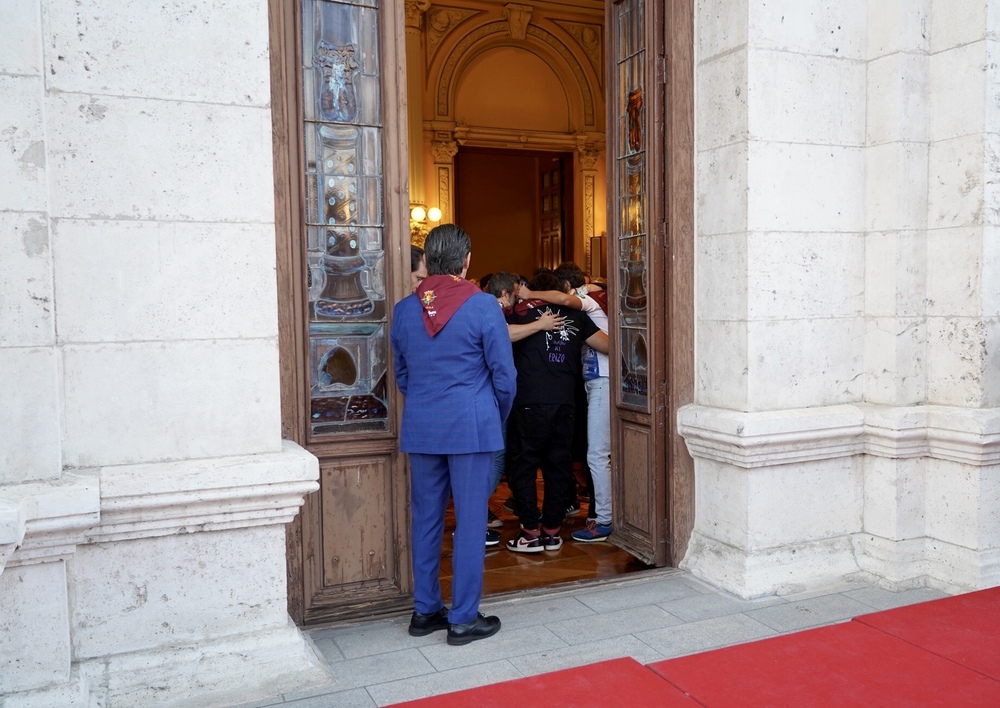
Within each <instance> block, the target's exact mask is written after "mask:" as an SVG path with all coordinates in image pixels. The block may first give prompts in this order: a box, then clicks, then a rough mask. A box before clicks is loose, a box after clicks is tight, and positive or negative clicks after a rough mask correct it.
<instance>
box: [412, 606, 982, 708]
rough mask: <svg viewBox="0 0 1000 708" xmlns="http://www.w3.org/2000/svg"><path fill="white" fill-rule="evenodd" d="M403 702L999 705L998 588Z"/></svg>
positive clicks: (551, 706)
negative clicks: (720, 645)
mask: <svg viewBox="0 0 1000 708" xmlns="http://www.w3.org/2000/svg"><path fill="white" fill-rule="evenodd" d="M397 705H398V706H412V707H416V706H423V707H430V706H434V707H435V708H449V707H454V708H459V707H462V708H464V707H465V706H484V707H486V708H489V707H492V706H496V707H497V708H501V707H502V708H510V707H511V706H520V705H529V706H541V707H543V708H563V707H570V706H593V705H608V706H628V707H629V708H633V707H635V708H641V707H644V706H698V705H701V706H710V707H711V706H719V707H724V706H725V707H728V706H754V707H755V708H757V707H760V706H796V708H798V707H801V706H831V707H832V706H838V707H841V706H948V707H949V708H950V707H952V706H990V707H992V706H1000V588H992V589H990V590H982V591H979V592H973V593H968V594H965V595H958V596H955V597H949V598H944V599H942V600H934V601H932V602H924V603H920V604H918V605H910V606H908V607H901V608H898V609H895V610H888V611H886V612H876V613H873V614H870V615H863V616H861V617H857V618H855V619H854V620H853V621H851V622H847V623H844V624H838V625H832V626H829V627H820V628H818V629H811V630H807V631H804V632H797V633H795V634H788V635H784V636H780V637H773V638H771V639H764V640H761V641H757V642H751V643H750V644H740V645H737V646H732V647H726V648H724V649H716V650H714V651H708V652H703V653H701V654H694V655H691V656H684V657H679V658H677V659H669V660H667V661H660V662H656V663H653V664H650V665H649V666H645V667H644V666H642V665H641V664H639V663H638V662H636V661H635V660H633V659H628V658H626V659H614V660H611V661H604V662H600V663H598V664H592V665H590V666H581V667H577V668H574V669H566V670H564V671H555V672H552V673H549V674H542V675H540V676H530V677H527V678H523V679H517V680H514V681H505V682H503V683H497V684H492V685H489V686H482V687H479V688H474V689H469V690H466V691H458V692H456V693H450V694H446V695H443V696H434V697H431V698H425V699H422V700H419V701H412V702H409V703H400V704H397Z"/></svg>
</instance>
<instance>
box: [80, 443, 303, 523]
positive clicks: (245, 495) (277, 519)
mask: <svg viewBox="0 0 1000 708" xmlns="http://www.w3.org/2000/svg"><path fill="white" fill-rule="evenodd" d="M100 474H101V523H100V525H99V526H97V527H95V528H93V529H91V530H90V531H88V532H87V534H86V537H87V540H88V541H90V542H100V541H115V540H122V539H129V538H145V537H151V536H164V535H169V534H175V533H190V532H195V531H208V530H212V531H216V530H222V529H230V528H241V527H247V526H261V525H268V524H284V523H288V522H289V521H291V520H292V519H293V518H294V517H295V515H296V514H297V513H298V509H299V507H300V506H301V505H302V502H303V498H304V497H305V495H306V494H308V493H310V492H312V491H315V490H316V489H318V488H319V484H318V483H317V480H318V479H319V463H318V462H317V460H316V458H315V457H313V456H312V455H311V454H309V453H308V452H306V451H305V450H303V449H302V448H300V447H298V446H297V445H295V444H294V443H290V442H287V441H286V442H285V443H284V444H283V447H282V450H281V452H276V453H264V454H258V455H246V456H239V457H229V458H222V459H205V460H184V461H181V462H166V463H160V464H145V465H125V466H119V467H110V468H104V469H102V470H101V472H100Z"/></svg>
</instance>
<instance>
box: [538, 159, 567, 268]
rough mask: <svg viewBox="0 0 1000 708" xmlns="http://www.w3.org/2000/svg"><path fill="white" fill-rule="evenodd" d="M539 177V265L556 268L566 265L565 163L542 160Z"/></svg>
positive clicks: (555, 160) (540, 161)
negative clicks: (563, 263) (564, 260)
mask: <svg viewBox="0 0 1000 708" xmlns="http://www.w3.org/2000/svg"><path fill="white" fill-rule="evenodd" d="M539 165H540V169H539V175H538V239H537V246H536V248H537V251H536V252H537V253H538V264H539V265H540V266H541V267H542V268H555V267H556V266H557V265H559V264H560V263H562V262H563V259H564V253H563V232H564V229H565V218H564V214H563V208H564V199H563V189H564V182H565V180H564V179H563V177H564V173H563V169H562V160H560V159H558V158H552V159H546V158H541V159H540V160H539Z"/></svg>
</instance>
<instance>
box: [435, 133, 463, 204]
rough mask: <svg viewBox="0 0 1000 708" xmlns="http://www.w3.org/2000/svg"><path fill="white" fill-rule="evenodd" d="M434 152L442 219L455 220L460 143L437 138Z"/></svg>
mask: <svg viewBox="0 0 1000 708" xmlns="http://www.w3.org/2000/svg"><path fill="white" fill-rule="evenodd" d="M431 150H432V151H433V153H434V181H435V182H436V183H437V204H438V207H439V208H440V209H441V221H443V222H449V221H454V219H455V211H454V207H453V206H452V205H453V204H454V197H455V182H454V175H455V155H456V154H458V143H457V142H455V141H454V140H448V139H445V140H435V141H434V143H433V144H432V145H431Z"/></svg>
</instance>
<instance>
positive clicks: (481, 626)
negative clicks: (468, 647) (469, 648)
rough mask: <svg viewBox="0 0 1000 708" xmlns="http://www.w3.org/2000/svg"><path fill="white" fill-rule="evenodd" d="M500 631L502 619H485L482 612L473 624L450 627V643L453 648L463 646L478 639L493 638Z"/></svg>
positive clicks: (491, 617)
mask: <svg viewBox="0 0 1000 708" xmlns="http://www.w3.org/2000/svg"><path fill="white" fill-rule="evenodd" d="M499 631H500V618H499V617H494V616H492V615H491V616H489V617H485V616H484V615H483V613H482V612H480V613H479V616H478V617H476V619H474V620H472V621H471V622H466V623H465V624H451V625H448V643H449V644H451V645H452V646H462V645H463V644H468V643H469V642H474V641H476V640H477V639H486V637H492V636H493V635H494V634H496V633H497V632H499Z"/></svg>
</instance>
